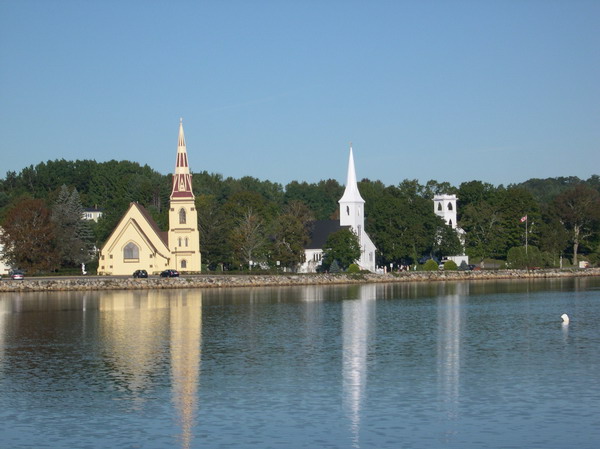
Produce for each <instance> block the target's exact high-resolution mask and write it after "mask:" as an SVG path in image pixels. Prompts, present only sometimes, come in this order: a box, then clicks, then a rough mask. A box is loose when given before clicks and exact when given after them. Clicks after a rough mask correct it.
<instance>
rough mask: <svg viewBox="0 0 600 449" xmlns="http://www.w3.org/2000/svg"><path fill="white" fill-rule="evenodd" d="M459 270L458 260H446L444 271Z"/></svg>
mask: <svg viewBox="0 0 600 449" xmlns="http://www.w3.org/2000/svg"><path fill="white" fill-rule="evenodd" d="M463 262H464V260H463ZM456 270H458V266H457V265H456V262H454V261H453V260H448V261H447V262H444V271H456Z"/></svg>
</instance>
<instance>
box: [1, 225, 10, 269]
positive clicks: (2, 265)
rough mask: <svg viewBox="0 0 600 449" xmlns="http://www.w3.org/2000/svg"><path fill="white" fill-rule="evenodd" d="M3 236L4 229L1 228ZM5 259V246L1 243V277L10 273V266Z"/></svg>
mask: <svg viewBox="0 0 600 449" xmlns="http://www.w3.org/2000/svg"><path fill="white" fill-rule="evenodd" d="M2 234H3V230H2V228H0V235H2ZM3 257H4V246H3V245H2V244H1V243H0V275H2V276H4V275H7V274H8V272H9V271H10V266H9V265H8V264H7V262H6V261H5V260H4V259H3Z"/></svg>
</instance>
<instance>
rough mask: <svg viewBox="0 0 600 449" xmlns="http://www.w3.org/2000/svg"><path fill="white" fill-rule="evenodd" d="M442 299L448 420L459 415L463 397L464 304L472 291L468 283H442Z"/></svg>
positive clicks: (441, 366) (442, 383)
mask: <svg viewBox="0 0 600 449" xmlns="http://www.w3.org/2000/svg"><path fill="white" fill-rule="evenodd" d="M439 287H440V289H443V291H441V292H440V296H439V299H438V307H437V310H438V344H437V353H438V356H437V361H438V362H437V363H438V369H437V372H438V386H439V392H440V399H441V402H442V403H443V404H445V408H446V413H447V416H448V418H451V419H455V418H456V417H457V415H458V401H459V396H460V365H461V338H462V328H463V326H464V322H463V321H464V319H463V316H462V315H463V312H462V308H461V302H462V299H463V298H464V297H466V296H467V295H468V294H469V292H468V289H469V284H468V283H450V284H440V286H439Z"/></svg>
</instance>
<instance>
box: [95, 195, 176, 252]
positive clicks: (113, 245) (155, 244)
mask: <svg viewBox="0 0 600 449" xmlns="http://www.w3.org/2000/svg"><path fill="white" fill-rule="evenodd" d="M165 234H166V233H162V232H161V231H160V229H159V228H158V225H157V224H156V222H154V220H152V217H151V216H150V214H149V213H148V211H146V210H145V209H144V208H142V206H140V205H139V204H137V203H131V205H130V207H129V209H128V210H127V212H125V214H124V215H123V218H121V220H120V221H119V223H118V224H117V226H116V228H115V230H114V231H113V232H112V234H111V235H110V237H109V238H108V240H107V241H106V243H105V244H104V246H103V247H102V252H106V251H108V252H114V251H116V250H120V249H121V248H122V247H124V246H125V245H126V244H127V243H128V242H130V241H134V242H135V243H136V244H138V245H143V246H145V247H146V248H147V249H148V250H149V251H150V252H153V253H158V254H160V255H161V256H163V257H168V255H169V249H168V247H167V244H166V239H165V238H164V235H165Z"/></svg>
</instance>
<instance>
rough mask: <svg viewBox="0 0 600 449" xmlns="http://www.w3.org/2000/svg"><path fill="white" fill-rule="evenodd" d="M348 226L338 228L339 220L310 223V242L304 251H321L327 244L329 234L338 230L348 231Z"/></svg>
mask: <svg viewBox="0 0 600 449" xmlns="http://www.w3.org/2000/svg"><path fill="white" fill-rule="evenodd" d="M349 228H350V226H340V222H339V220H316V221H312V222H311V223H310V242H308V245H306V247H305V249H321V248H323V247H324V246H325V242H327V237H329V234H333V233H334V232H337V231H339V230H340V229H349Z"/></svg>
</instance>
